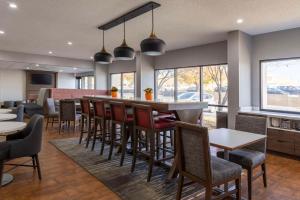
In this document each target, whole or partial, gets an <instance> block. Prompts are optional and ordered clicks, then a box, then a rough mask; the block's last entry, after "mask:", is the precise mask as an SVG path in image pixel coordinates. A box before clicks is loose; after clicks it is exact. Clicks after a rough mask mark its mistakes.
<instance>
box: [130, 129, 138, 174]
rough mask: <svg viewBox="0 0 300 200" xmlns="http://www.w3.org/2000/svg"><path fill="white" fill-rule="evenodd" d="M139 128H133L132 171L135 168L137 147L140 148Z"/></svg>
mask: <svg viewBox="0 0 300 200" xmlns="http://www.w3.org/2000/svg"><path fill="white" fill-rule="evenodd" d="M139 132H140V131H139V130H136V128H134V130H133V156H132V164H131V172H133V171H134V169H135V163H136V156H137V148H138V142H139V141H138V140H139V136H138V135H139Z"/></svg>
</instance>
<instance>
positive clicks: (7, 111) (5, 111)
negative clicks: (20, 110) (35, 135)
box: [0, 108, 12, 114]
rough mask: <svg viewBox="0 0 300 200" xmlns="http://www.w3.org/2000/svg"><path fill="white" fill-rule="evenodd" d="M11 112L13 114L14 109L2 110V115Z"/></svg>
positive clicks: (0, 111)
mask: <svg viewBox="0 0 300 200" xmlns="http://www.w3.org/2000/svg"><path fill="white" fill-rule="evenodd" d="M11 112H12V109H8V108H0V113H1V114H6V113H11Z"/></svg>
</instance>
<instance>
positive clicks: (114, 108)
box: [108, 101, 133, 166]
mask: <svg viewBox="0 0 300 200" xmlns="http://www.w3.org/2000/svg"><path fill="white" fill-rule="evenodd" d="M108 104H109V106H110V112H111V130H110V149H109V155H108V159H109V160H110V159H111V157H112V153H113V149H114V146H115V145H117V146H119V152H121V159H120V166H123V162H124V158H125V153H126V150H127V144H128V140H129V137H130V134H131V133H132V130H133V116H132V115H129V114H127V109H126V106H125V104H124V103H122V102H117V101H110V102H108ZM117 126H120V134H119V135H118V133H117ZM117 136H119V139H118V138H117Z"/></svg>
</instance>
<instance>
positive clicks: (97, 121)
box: [92, 118, 101, 151]
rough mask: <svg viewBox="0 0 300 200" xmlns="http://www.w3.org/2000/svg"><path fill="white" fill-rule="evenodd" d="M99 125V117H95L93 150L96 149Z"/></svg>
mask: <svg viewBox="0 0 300 200" xmlns="http://www.w3.org/2000/svg"><path fill="white" fill-rule="evenodd" d="M98 125H99V119H96V118H95V119H94V130H93V131H94V136H93V145H92V151H94V148H95V143H96V136H97V128H98ZM100 126H101V125H100Z"/></svg>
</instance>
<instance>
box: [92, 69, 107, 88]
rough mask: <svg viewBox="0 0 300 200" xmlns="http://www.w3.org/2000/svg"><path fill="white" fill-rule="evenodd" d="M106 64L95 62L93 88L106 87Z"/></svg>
mask: <svg viewBox="0 0 300 200" xmlns="http://www.w3.org/2000/svg"><path fill="white" fill-rule="evenodd" d="M108 67H109V66H108V65H101V64H95V88H96V89H97V90H107V89H108Z"/></svg>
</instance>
